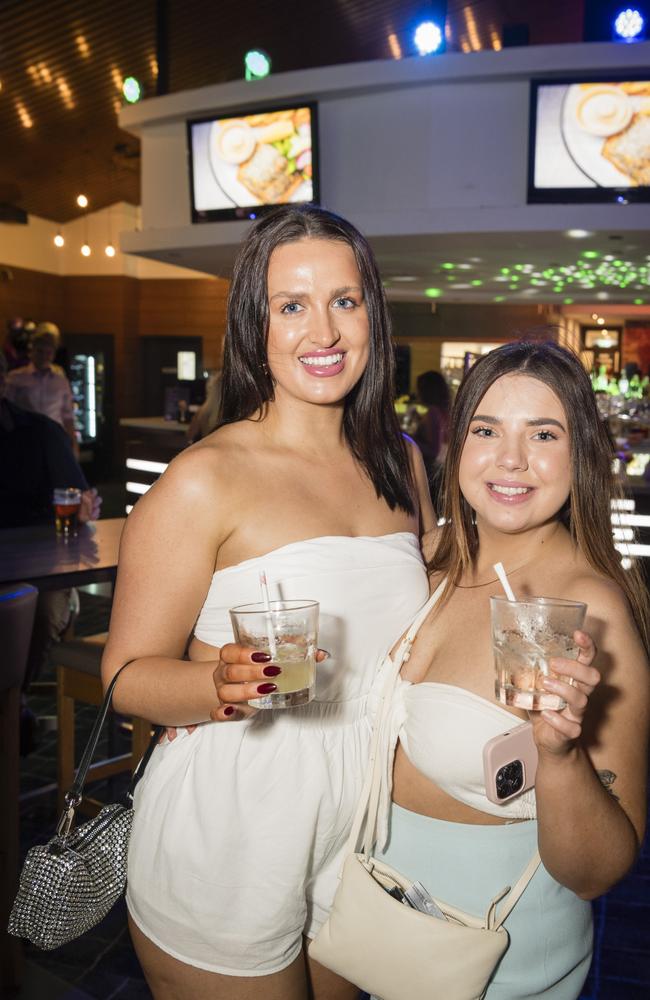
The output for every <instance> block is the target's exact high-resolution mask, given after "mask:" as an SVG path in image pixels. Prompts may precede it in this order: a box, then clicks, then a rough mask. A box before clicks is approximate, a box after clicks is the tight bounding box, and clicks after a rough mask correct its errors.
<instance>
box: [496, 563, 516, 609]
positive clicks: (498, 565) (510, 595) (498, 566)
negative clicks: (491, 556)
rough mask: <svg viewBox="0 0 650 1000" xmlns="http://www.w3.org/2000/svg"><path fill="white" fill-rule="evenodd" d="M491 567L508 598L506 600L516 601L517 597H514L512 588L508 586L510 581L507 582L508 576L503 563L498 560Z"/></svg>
mask: <svg viewBox="0 0 650 1000" xmlns="http://www.w3.org/2000/svg"><path fill="white" fill-rule="evenodd" d="M493 569H494V572H495V573H496V575H497V576H498V577H499V580H500V581H501V586H502V587H503V589H504V590H505V592H506V597H507V598H508V600H509V601H516V600H517V598H516V597H515V595H514V592H513V590H512V587H511V586H510V583H509V582H508V577H507V576H506V571H505V570H504V568H503V563H500V562H498V563H495V564H494V566H493Z"/></svg>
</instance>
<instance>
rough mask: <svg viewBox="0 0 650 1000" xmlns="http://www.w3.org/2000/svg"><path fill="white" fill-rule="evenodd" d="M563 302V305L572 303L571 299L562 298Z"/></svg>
mask: <svg viewBox="0 0 650 1000" xmlns="http://www.w3.org/2000/svg"><path fill="white" fill-rule="evenodd" d="M564 304H565V306H572V305H573V299H564Z"/></svg>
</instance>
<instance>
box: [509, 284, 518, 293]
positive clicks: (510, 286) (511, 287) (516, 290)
mask: <svg viewBox="0 0 650 1000" xmlns="http://www.w3.org/2000/svg"><path fill="white" fill-rule="evenodd" d="M508 288H509V289H510V291H511V292H518V291H519V285H508Z"/></svg>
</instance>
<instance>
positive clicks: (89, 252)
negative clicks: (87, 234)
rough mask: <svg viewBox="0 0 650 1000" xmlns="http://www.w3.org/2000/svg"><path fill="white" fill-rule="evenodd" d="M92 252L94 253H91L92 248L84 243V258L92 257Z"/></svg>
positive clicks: (82, 249)
mask: <svg viewBox="0 0 650 1000" xmlns="http://www.w3.org/2000/svg"><path fill="white" fill-rule="evenodd" d="M91 252H92V251H91V249H90V247H89V246H88V244H87V243H84V245H83V246H82V248H81V254H82V256H83V257H90V254H91Z"/></svg>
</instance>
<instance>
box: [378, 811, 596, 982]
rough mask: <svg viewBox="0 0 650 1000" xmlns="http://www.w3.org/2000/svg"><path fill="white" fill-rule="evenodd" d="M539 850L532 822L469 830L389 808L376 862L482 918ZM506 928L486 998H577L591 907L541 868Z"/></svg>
mask: <svg viewBox="0 0 650 1000" xmlns="http://www.w3.org/2000/svg"><path fill="white" fill-rule="evenodd" d="M536 847H537V823H536V821H534V820H530V821H526V822H521V823H509V824H506V825H505V826H472V825H468V824H466V823H446V822H443V821H442V820H437V819H430V818H429V817H428V816H420V815H419V814H418V813H413V812H409V811H408V810H406V809H402V808H401V807H400V806H397V805H393V806H392V808H391V820H390V840H389V843H388V845H387V848H386V850H385V851H383V852H382V851H375V856H376V857H377V858H380V859H382V860H384V861H386V863H387V864H389V865H391V866H392V867H393V868H396V869H397V871H398V872H400V873H401V874H402V875H405V876H407V877H408V878H411V879H413V881H420V882H422V884H423V885H424V886H425V887H426V888H427V889H428V890H429V892H430V893H431V895H432V896H435V897H437V898H439V899H441V900H444V902H446V903H450V904H452V905H454V906H458V907H460V908H461V909H463V910H466V911H467V912H468V913H472V914H475V915H476V916H479V917H482V916H484V915H485V913H486V911H487V908H488V906H489V903H490V900H491V899H493V897H494V896H496V895H498V893H499V892H500V891H501V890H502V889H503V888H504V887H505V886H507V885H514V884H515V882H516V881H517V879H518V878H519V876H520V875H521V874H522V872H523V871H524V869H525V868H526V865H527V864H528V862H529V861H530V859H531V857H532V856H533V854H534V852H535V850H536ZM504 927H505V928H506V930H507V931H508V935H509V937H510V945H509V947H508V949H507V951H506V953H505V955H504V956H503V958H502V959H501V961H500V963H499V965H498V966H497V969H496V970H495V973H494V976H493V978H492V980H491V982H490V985H489V987H488V990H487V993H486V994H485V996H486V998H489V1000H532V998H534V997H546V998H549V1000H551V998H552V1000H576V998H577V997H579V996H580V990H581V988H582V986H583V984H584V981H585V979H586V978H587V973H588V971H589V965H590V962H591V953H592V939H593V928H592V916H591V905H590V903H587V902H585V901H584V900H582V899H579V898H578V897H577V896H576V895H575V893H573V892H571V890H570V889H566V888H565V887H564V886H562V885H560V884H559V883H558V882H556V881H555V879H554V878H552V877H551V876H550V875H549V873H548V872H547V871H546V869H545V868H544V866H543V865H540V866H539V868H538V869H537V872H536V873H535V875H534V876H533V878H532V880H531V881H530V882H529V884H528V887H527V888H526V890H525V892H524V893H523V895H522V896H521V897H520V899H519V901H518V903H517V904H516V906H515V907H514V909H513V911H512V913H511V914H510V916H509V917H508V919H507V920H506V921H505V923H504ZM440 1000H442V998H440Z"/></svg>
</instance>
